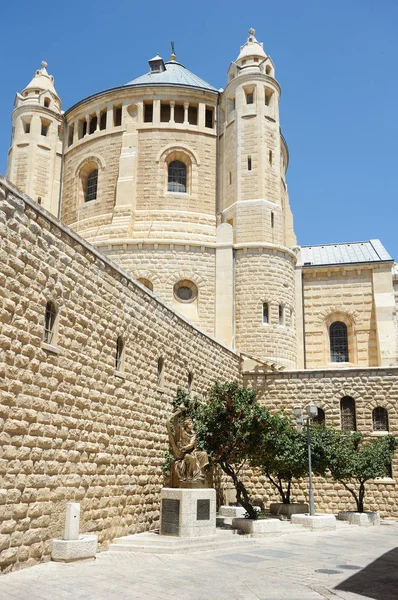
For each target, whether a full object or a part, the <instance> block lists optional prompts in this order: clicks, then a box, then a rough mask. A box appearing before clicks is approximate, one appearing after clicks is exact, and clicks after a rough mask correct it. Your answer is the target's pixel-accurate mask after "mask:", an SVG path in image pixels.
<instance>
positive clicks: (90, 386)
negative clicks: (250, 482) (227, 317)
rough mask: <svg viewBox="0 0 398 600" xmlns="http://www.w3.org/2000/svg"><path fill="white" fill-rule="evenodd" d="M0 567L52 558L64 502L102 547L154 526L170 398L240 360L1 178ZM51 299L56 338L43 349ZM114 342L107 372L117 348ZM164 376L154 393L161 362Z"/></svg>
mask: <svg viewBox="0 0 398 600" xmlns="http://www.w3.org/2000/svg"><path fill="white" fill-rule="evenodd" d="M0 235H1V246H0V265H1V268H0V299H1V304H0V307H1V309H0V374H1V377H0V388H1V398H0V444H1V458H0V550H1V553H0V567H1V568H2V569H3V570H9V569H10V568H12V567H13V566H20V565H30V564H33V563H35V562H37V561H39V560H42V559H48V558H49V556H50V547H51V539H52V538H54V537H57V536H61V535H62V534H63V526H64V516H65V504H66V502H67V501H76V502H80V503H81V514H82V519H81V530H82V531H83V532H93V533H96V534H97V535H98V537H99V541H100V544H101V545H102V547H106V544H107V542H108V540H111V539H112V538H114V537H116V536H120V535H123V534H127V533H134V532H140V531H144V530H146V529H149V528H155V527H156V526H157V524H158V519H159V496H160V490H161V487H162V485H163V476H162V470H161V466H162V464H163V462H164V453H165V451H166V449H167V447H168V442H167V436H166V428H165V420H166V416H167V415H168V414H169V413H170V409H171V399H172V398H173V396H174V394H175V392H176V390H177V388H178V387H185V388H186V387H187V382H188V374H189V373H192V375H193V391H203V390H206V389H208V388H209V386H210V385H211V384H212V383H213V382H214V381H215V380H216V379H219V380H221V381H226V380H235V379H237V378H239V377H240V358H239V356H238V355H237V354H235V353H234V352H232V351H231V350H229V349H228V348H226V347H224V346H222V345H220V344H219V343H217V342H216V341H215V340H214V339H212V338H211V337H209V336H207V335H206V334H205V333H203V332H202V331H201V330H199V329H197V328H195V327H193V326H192V325H191V324H190V323H189V322H188V321H186V320H184V318H182V317H181V316H179V315H178V314H177V313H176V312H174V311H173V310H172V309H171V308H170V307H168V306H167V305H166V304H164V303H162V302H161V301H160V300H159V299H158V298H157V297H156V296H155V295H154V294H152V293H151V292H150V291H148V290H147V289H146V288H145V287H143V286H141V285H140V284H138V283H137V282H136V281H135V280H134V279H132V277H131V276H130V275H129V274H127V273H126V272H125V271H123V270H122V269H121V268H120V267H117V266H116V265H114V264H113V263H112V262H111V261H110V260H109V259H107V258H106V257H105V256H103V255H101V254H100V253H99V252H98V251H96V250H95V249H93V248H92V247H91V246H90V245H89V244H87V243H86V242H84V241H83V240H82V239H81V238H80V237H79V236H77V235H76V234H74V233H72V232H71V231H70V230H69V229H68V228H66V227H65V226H63V225H62V224H61V223H60V222H59V221H57V220H56V219H55V218H54V217H52V216H51V215H49V214H48V213H47V212H46V211H44V210H43V209H42V208H41V207H40V206H39V205H38V204H36V203H35V202H33V201H32V200H30V199H29V198H27V197H26V196H24V195H21V194H19V193H18V192H17V191H16V190H15V189H14V188H12V187H11V186H10V185H8V184H7V183H6V182H5V180H4V179H3V178H0ZM48 301H52V302H54V304H55V306H56V308H57V311H58V315H59V317H58V332H57V335H56V338H55V339H54V340H52V343H51V345H46V344H44V342H43V328H44V314H45V307H46V303H47V302H48ZM118 336H122V337H123V339H124V342H125V357H124V365H123V367H122V368H121V369H120V371H121V372H119V371H116V368H115V356H116V340H117V337H118ZM159 357H163V359H164V377H163V382H162V384H161V385H159V384H158V359H159Z"/></svg>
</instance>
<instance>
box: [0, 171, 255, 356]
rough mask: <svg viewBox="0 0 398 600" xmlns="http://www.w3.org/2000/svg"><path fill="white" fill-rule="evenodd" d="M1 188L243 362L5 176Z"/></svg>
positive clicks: (1, 179) (1, 176)
mask: <svg viewBox="0 0 398 600" xmlns="http://www.w3.org/2000/svg"><path fill="white" fill-rule="evenodd" d="M0 188H3V189H4V190H5V191H6V192H7V193H9V194H12V195H14V196H16V197H17V198H20V199H21V200H22V201H23V202H24V203H25V205H27V206H29V208H30V209H32V210H33V211H34V212H35V213H37V214H38V215H40V216H41V217H42V218H44V219H46V220H47V221H48V222H49V223H51V224H52V225H54V226H55V227H57V228H58V229H59V230H60V231H62V232H63V233H64V234H66V235H67V236H68V237H69V238H71V239H72V240H74V241H75V242H77V243H78V244H80V246H82V248H84V249H85V250H87V251H88V252H90V253H91V254H92V255H93V256H95V257H96V258H98V259H99V260H100V261H101V262H102V263H104V264H105V265H107V266H108V267H109V268H110V269H111V270H112V271H113V272H114V273H118V275H120V276H121V277H122V278H124V279H125V280H126V282H127V283H130V284H132V285H134V286H135V287H137V288H139V289H140V290H141V291H142V292H144V293H145V294H146V295H147V296H150V297H151V298H152V299H153V300H155V302H157V303H158V304H160V305H161V306H163V307H164V308H165V309H166V310H167V311H168V312H170V313H171V314H172V315H174V317H176V318H177V319H179V320H180V321H182V322H183V323H186V324H187V325H188V326H189V327H191V328H192V329H194V330H195V331H197V332H198V333H199V334H200V335H202V336H204V337H206V338H207V339H209V340H211V341H212V342H213V343H214V344H217V346H220V347H221V348H224V349H225V350H227V351H228V352H230V353H231V354H233V355H234V356H236V357H237V358H239V359H240V361H241V362H242V361H243V359H242V357H241V356H240V354H239V352H237V351H236V350H234V349H232V348H230V347H229V346H227V345H225V344H223V343H222V342H220V341H219V340H217V339H216V338H215V337H213V336H212V335H210V334H209V333H207V332H206V331H204V330H203V329H201V328H200V327H197V326H196V325H194V324H193V323H192V322H191V321H189V319H186V318H185V317H184V316H183V315H182V314H180V313H179V312H178V311H176V310H174V309H173V308H172V307H171V306H170V305H169V304H167V303H166V302H164V301H163V300H161V299H160V298H159V297H158V296H156V294H154V293H153V292H151V290H149V289H148V288H147V287H145V286H144V285H143V284H142V283H140V282H139V281H137V280H136V279H134V277H133V276H132V275H131V274H130V273H128V272H127V271H125V270H124V269H122V268H121V267H120V266H119V265H117V264H116V263H114V262H113V261H112V260H110V259H109V258H108V257H107V256H106V255H104V254H102V253H101V252H100V251H99V250H97V249H96V248H95V247H93V246H92V245H91V244H89V243H88V242H86V241H85V240H84V239H83V238H81V237H80V236H79V235H78V234H77V233H75V232H74V231H72V230H71V229H69V227H67V226H66V225H64V224H63V223H62V221H60V220H59V219H57V218H56V217H54V216H53V215H52V214H50V213H49V212H47V210H45V209H44V208H43V207H42V206H40V204H37V202H35V201H34V200H32V199H31V198H30V197H29V196H27V195H26V194H24V193H23V192H21V191H20V190H18V189H17V188H16V187H14V186H13V185H12V184H11V183H10V182H9V181H8V180H7V179H6V178H5V177H4V176H3V175H0Z"/></svg>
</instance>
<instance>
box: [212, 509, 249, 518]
mask: <svg viewBox="0 0 398 600" xmlns="http://www.w3.org/2000/svg"><path fill="white" fill-rule="evenodd" d="M218 514H219V516H220V517H231V518H233V519H235V518H239V517H243V516H244V515H245V514H246V510H245V509H244V508H243V507H242V506H220V508H219V510H218Z"/></svg>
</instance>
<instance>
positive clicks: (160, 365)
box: [157, 356, 164, 387]
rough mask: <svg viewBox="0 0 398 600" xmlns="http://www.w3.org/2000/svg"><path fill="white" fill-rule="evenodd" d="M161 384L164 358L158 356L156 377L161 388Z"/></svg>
mask: <svg viewBox="0 0 398 600" xmlns="http://www.w3.org/2000/svg"><path fill="white" fill-rule="evenodd" d="M163 382H164V358H163V357H162V356H160V357H159V358H158V377H157V384H158V386H159V387H162V386H163Z"/></svg>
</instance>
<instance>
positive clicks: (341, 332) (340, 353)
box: [329, 321, 348, 362]
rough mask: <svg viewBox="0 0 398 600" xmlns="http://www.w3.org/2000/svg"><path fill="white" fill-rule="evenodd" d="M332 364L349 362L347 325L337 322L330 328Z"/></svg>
mask: <svg viewBox="0 0 398 600" xmlns="http://www.w3.org/2000/svg"><path fill="white" fill-rule="evenodd" d="M329 338H330V360H331V362H348V333H347V325H346V324H345V323H342V322H341V321H335V322H334V323H332V324H331V326H330V328H329Z"/></svg>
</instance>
